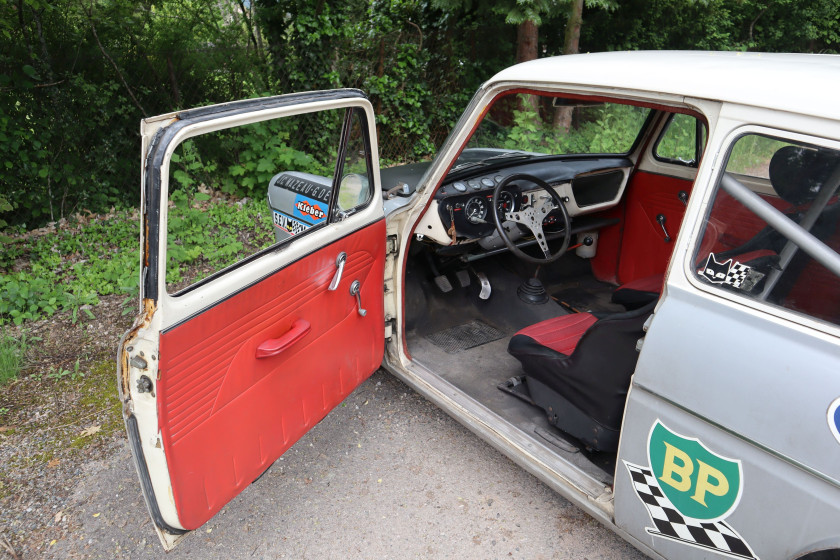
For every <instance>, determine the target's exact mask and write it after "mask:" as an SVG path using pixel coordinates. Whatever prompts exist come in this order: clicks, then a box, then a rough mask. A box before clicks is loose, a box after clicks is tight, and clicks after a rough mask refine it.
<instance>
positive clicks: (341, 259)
mask: <svg viewBox="0 0 840 560" xmlns="http://www.w3.org/2000/svg"><path fill="white" fill-rule="evenodd" d="M346 262H347V253H345V252H344V251H342V252H341V253H339V254H338V257H337V258H336V259H335V266H336V268H337V269H338V270H336V271H335V276H333V279H332V282H330V287H329V288H327V290H329V291H330V292H334V291H336V290H337V289H338V283H339V282H341V275H342V274H343V273H344V263H346Z"/></svg>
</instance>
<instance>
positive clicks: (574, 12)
mask: <svg viewBox="0 0 840 560" xmlns="http://www.w3.org/2000/svg"><path fill="white" fill-rule="evenodd" d="M581 23H583V0H574V1H573V2H572V5H571V10H570V11H569V20H568V21H567V22H566V35H565V37H564V40H563V54H564V55H565V54H578V53H579V52H580V25H581ZM573 112H574V107H557V109H555V111H554V128H555V129H557V130H562V131H563V132H564V133H566V134H568V133H569V130H571V128H572V113H573Z"/></svg>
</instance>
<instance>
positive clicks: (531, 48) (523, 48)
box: [516, 20, 539, 62]
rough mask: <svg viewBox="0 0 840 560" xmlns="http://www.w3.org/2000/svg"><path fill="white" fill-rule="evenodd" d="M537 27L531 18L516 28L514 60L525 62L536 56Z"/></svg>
mask: <svg viewBox="0 0 840 560" xmlns="http://www.w3.org/2000/svg"><path fill="white" fill-rule="evenodd" d="M538 41H539V28H538V27H537V24H536V23H534V22H533V21H531V20H528V21H523V22H522V23H520V24H519V27H517V29H516V62H525V61H527V60H535V59H536V58H537V42H538Z"/></svg>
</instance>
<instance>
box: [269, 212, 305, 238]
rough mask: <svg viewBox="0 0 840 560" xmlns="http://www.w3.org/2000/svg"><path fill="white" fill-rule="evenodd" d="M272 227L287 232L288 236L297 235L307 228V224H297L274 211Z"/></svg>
mask: <svg viewBox="0 0 840 560" xmlns="http://www.w3.org/2000/svg"><path fill="white" fill-rule="evenodd" d="M274 225H275V226H276V227H278V228H279V229H282V230H284V231H287V232H288V233H289V234H290V235H297V234H299V233H301V232H303V231H305V230H306V229H308V228H309V224H304V223H303V222H299V221H298V220H295V219H294V218H290V217H289V216H286V215H285V214H282V213H280V212H278V211H277V210H275V211H274Z"/></svg>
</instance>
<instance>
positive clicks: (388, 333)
mask: <svg viewBox="0 0 840 560" xmlns="http://www.w3.org/2000/svg"><path fill="white" fill-rule="evenodd" d="M396 330H397V318H396V317H386V318H385V340H388V339H389V338H391V337H392V336H394V332H396Z"/></svg>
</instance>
